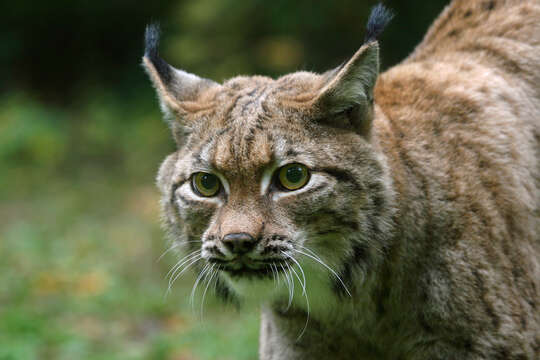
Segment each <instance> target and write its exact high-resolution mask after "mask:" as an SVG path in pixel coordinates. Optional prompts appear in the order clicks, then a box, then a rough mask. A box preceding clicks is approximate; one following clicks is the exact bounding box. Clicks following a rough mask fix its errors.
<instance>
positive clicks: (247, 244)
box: [221, 233, 257, 255]
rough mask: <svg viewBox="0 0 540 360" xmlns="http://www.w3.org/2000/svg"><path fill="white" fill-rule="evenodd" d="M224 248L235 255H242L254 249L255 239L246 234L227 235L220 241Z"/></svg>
mask: <svg viewBox="0 0 540 360" xmlns="http://www.w3.org/2000/svg"><path fill="white" fill-rule="evenodd" d="M221 241H222V242H223V244H224V245H225V247H226V248H227V249H228V250H229V251H230V252H232V253H233V254H236V255H243V254H246V253H248V252H250V251H251V250H253V248H254V247H255V244H256V243H257V242H256V241H255V238H253V236H251V235H250V234H248V233H232V234H227V235H225V236H224V237H223V239H221Z"/></svg>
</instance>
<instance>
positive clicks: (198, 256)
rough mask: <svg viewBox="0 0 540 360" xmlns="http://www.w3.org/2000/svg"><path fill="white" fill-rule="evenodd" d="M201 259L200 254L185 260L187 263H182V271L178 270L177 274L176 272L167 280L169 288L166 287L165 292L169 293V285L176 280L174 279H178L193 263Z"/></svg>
mask: <svg viewBox="0 0 540 360" xmlns="http://www.w3.org/2000/svg"><path fill="white" fill-rule="evenodd" d="M201 259H202V256H201V255H197V256H195V257H194V258H191V259H190V260H187V261H188V262H189V263H188V264H187V265H184V268H183V269H182V271H180V272H179V273H178V274H176V276H175V277H174V278H172V276H171V279H170V280H169V288H168V289H167V293H169V292H170V291H171V287H172V285H173V284H174V282H175V281H176V279H178V278H179V277H180V276H181V275H182V274H183V273H184V272H185V271H186V270H187V269H189V268H190V267H191V266H192V265H193V264H195V263H196V262H197V261H199V260H201Z"/></svg>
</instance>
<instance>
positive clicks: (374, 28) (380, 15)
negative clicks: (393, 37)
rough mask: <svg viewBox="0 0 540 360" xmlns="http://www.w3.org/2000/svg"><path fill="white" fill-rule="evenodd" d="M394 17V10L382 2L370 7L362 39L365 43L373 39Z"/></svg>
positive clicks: (375, 38)
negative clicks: (365, 30) (363, 38)
mask: <svg viewBox="0 0 540 360" xmlns="http://www.w3.org/2000/svg"><path fill="white" fill-rule="evenodd" d="M393 18H394V12H393V11H392V10H390V9H388V8H387V7H385V6H384V5H383V4H382V3H379V4H377V5H375V6H374V7H373V8H372V9H371V14H370V15H369V20H368V23H367V33H366V38H365V40H364V42H365V43H367V42H370V41H375V40H377V38H378V37H379V35H380V34H381V33H382V32H383V30H384V28H385V27H386V25H388V23H389V22H390V21H391V20H392V19H393Z"/></svg>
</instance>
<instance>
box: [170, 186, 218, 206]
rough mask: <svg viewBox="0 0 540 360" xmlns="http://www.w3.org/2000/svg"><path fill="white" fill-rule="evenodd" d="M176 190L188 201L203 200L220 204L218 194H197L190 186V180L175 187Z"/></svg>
mask: <svg viewBox="0 0 540 360" xmlns="http://www.w3.org/2000/svg"><path fill="white" fill-rule="evenodd" d="M176 191H177V193H178V194H180V195H181V196H182V197H183V198H185V199H187V200H189V201H198V202H205V203H208V204H221V199H220V198H219V197H218V196H212V197H204V196H200V195H197V194H196V193H195V192H194V191H193V188H192V187H191V181H186V182H185V183H184V184H182V185H181V186H180V187H179V188H178V189H176Z"/></svg>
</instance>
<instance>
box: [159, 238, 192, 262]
mask: <svg viewBox="0 0 540 360" xmlns="http://www.w3.org/2000/svg"><path fill="white" fill-rule="evenodd" d="M196 242H200V243H202V240H190V241H179V242H175V243H174V244H173V245H172V246H171V247H170V248H168V249H167V250H165V251H164V252H163V254H161V255H160V256H159V257H158V258H157V260H156V262H160V261H161V259H162V258H163V257H164V256H165V255H167V254H168V253H169V251H172V250H174V249H176V248H177V247H179V246H181V245H184V244H187V243H196Z"/></svg>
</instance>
